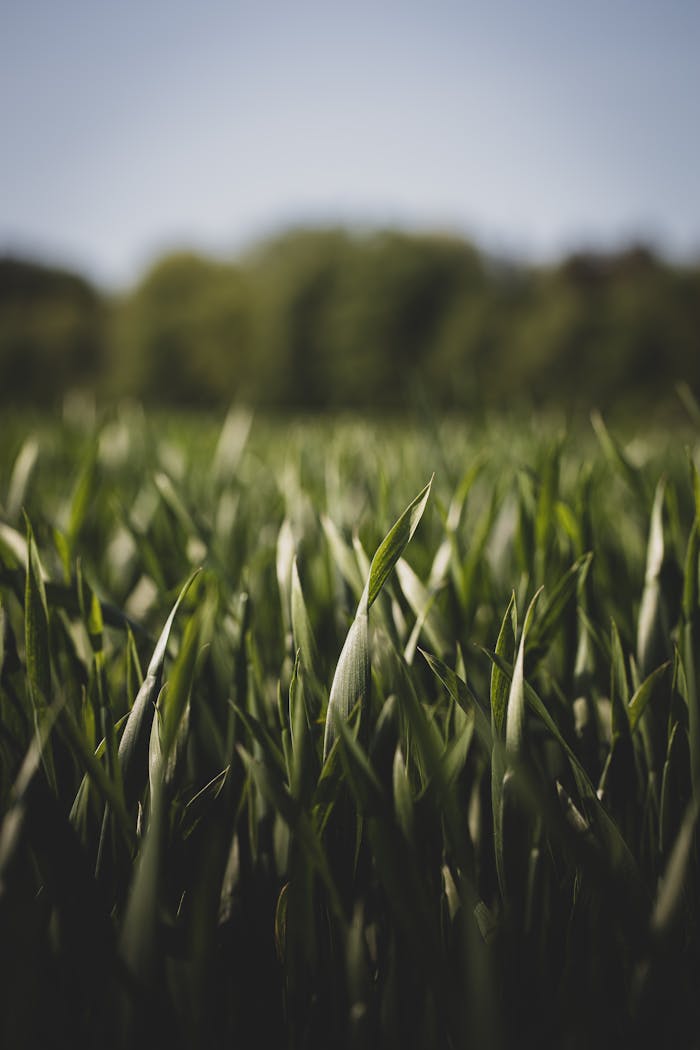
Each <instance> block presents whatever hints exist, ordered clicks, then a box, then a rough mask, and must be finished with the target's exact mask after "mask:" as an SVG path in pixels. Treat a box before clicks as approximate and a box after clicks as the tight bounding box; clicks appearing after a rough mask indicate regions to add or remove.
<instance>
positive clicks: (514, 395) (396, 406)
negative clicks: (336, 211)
mask: <svg viewBox="0 0 700 1050" xmlns="http://www.w3.org/2000/svg"><path fill="white" fill-rule="evenodd" d="M699 340H700V264H697V265H687V266H679V265H672V264H670V263H668V262H667V261H665V260H663V259H661V258H660V257H659V256H657V255H656V254H654V252H652V251H651V250H650V249H648V248H646V247H643V246H631V247H629V248H626V249H624V250H621V251H619V252H617V253H615V254H607V255H603V254H595V253H591V252H580V253H577V254H573V255H570V256H569V257H567V258H565V259H563V260H562V261H560V262H558V263H556V264H552V265H547V266H544V265H539V266H535V265H525V264H514V263H512V262H508V261H504V260H500V259H495V258H493V257H492V256H490V255H487V254H486V253H484V252H481V251H480V250H479V249H478V248H477V247H475V246H474V245H473V244H470V243H469V242H467V241H465V240H463V239H460V238H457V237H453V236H447V235H426V234H421V235H418V234H409V233H406V232H400V231H393V230H389V231H375V232H370V233H357V232H353V231H349V230H346V229H321V230H318V229H299V230H292V231H288V232H286V233H284V234H281V235H279V236H277V237H275V238H273V239H271V240H268V241H265V242H264V243H261V244H259V245H257V246H256V247H254V248H253V249H252V250H250V251H248V252H246V253H245V254H243V255H242V256H240V257H239V258H237V259H235V260H231V261H221V260H217V259H213V258H208V257H205V256H203V255H198V254H194V253H190V252H180V253H176V254H170V255H168V256H165V257H164V258H161V259H159V260H158V261H157V262H156V263H155V265H154V266H153V267H152V268H151V269H150V270H149V271H148V272H147V273H146V274H145V275H144V277H143V278H142V279H141V280H140V281H139V283H138V284H137V285H136V286H135V287H134V288H133V289H131V290H130V291H129V292H128V293H124V294H121V295H109V294H106V293H104V292H102V291H100V290H99V289H97V288H96V287H95V286H94V285H92V284H91V283H90V282H89V281H87V280H85V279H84V278H82V277H79V276H77V275H74V274H70V273H67V272H64V271H61V270H56V269H49V268H47V267H44V266H41V265H37V264H35V263H30V262H26V261H21V260H18V259H12V258H6V259H2V260H0V400H1V401H2V403H4V404H5V405H15V406H21V405H32V406H36V407H47V408H50V407H56V406H57V405H60V403H61V401H62V399H63V398H64V397H65V395H66V394H67V393H68V392H70V391H72V390H74V389H76V388H77V389H83V388H89V389H91V390H94V391H95V392H96V394H97V396H98V398H99V399H100V400H109V399H113V398H119V397H124V396H129V397H136V398H138V399H140V400H142V401H143V402H145V403H146V404H162V405H177V406H183V407H209V406H217V405H224V404H228V403H230V402H231V401H234V400H241V401H246V402H249V403H251V404H253V405H257V406H260V407H263V408H269V409H285V410H287V409H289V410H304V411H318V410H325V409H335V410H344V409H349V410H354V409H358V410H368V411H380V412H383V411H401V410H404V409H413V408H416V407H417V406H419V405H423V404H428V405H430V406H431V407H433V408H435V409H447V410H468V411H474V410H480V409H481V408H510V407H513V406H520V407H545V408H546V407H549V406H557V407H561V408H564V409H570V410H576V409H585V408H588V407H590V406H592V405H596V406H597V407H599V408H601V409H603V410H607V411H609V410H615V409H618V408H622V409H625V410H628V409H629V410H637V411H647V410H648V409H649V408H650V407H654V406H657V405H659V404H660V403H661V402H665V401H666V400H668V399H670V398H671V397H672V396H673V390H674V387H675V385H676V383H677V382H678V381H679V380H683V381H685V382H687V383H688V384H689V386H690V387H691V389H693V390H695V391H696V392H697V391H700V353H699V352H698V351H699V350H700V347H699V346H698V342H699Z"/></svg>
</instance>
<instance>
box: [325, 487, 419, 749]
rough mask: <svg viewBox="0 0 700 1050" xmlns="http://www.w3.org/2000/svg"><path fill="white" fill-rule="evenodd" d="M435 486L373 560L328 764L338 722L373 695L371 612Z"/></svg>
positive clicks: (347, 655)
mask: <svg viewBox="0 0 700 1050" xmlns="http://www.w3.org/2000/svg"><path fill="white" fill-rule="evenodd" d="M432 483H433V479H432V478H431V479H430V481H429V482H428V484H427V485H426V486H425V488H424V489H422V491H421V492H419V493H418V495H417V496H416V498H415V499H414V500H413V501H412V502H411V503H409V505H408V507H407V508H406V510H405V511H404V512H403V514H402V515H401V517H400V518H399V519H398V521H397V522H396V523H395V525H394V526H393V527H392V528H391V529H390V530H389V532H388V533H387V535H386V536H385V538H384V539H383V541H382V542H381V543H380V545H379V547H378V548H377V551H376V553H375V555H374V557H373V558H372V564H371V566H370V570H369V577H368V579H367V583H366V584H365V588H364V591H363V592H362V596H361V598H360V603H359V605H358V607H357V612H356V614H355V619H354V621H353V623H352V626H351V627H350V630H349V632H348V635H347V637H346V639H345V644H344V645H343V650H342V652H341V654H340V659H339V660H338V665H337V667H336V669H335V675H334V676H333V684H332V685H331V693H330V697H329V699H328V710H327V712H326V728H325V732H324V737H323V758H324V761H325V759H326V758H327V757H328V753H329V752H330V749H331V747H332V746H333V741H334V740H335V738H336V736H337V734H338V728H337V724H338V722H340V721H345V720H346V719H347V718H348V717H349V715H350V712H351V711H352V709H353V708H354V707H355V705H356V704H357V703H358V702H359V704H360V710H361V709H362V707H363V705H364V702H365V700H366V698H367V695H368V693H369V684H370V657H369V610H370V607H371V606H372V604H373V602H374V601H375V600H376V599H377V597H378V595H379V592H380V591H381V589H382V587H383V586H384V584H385V583H386V581H387V579H388V576H389V573H390V572H391V570H392V569H393V567H394V565H395V564H396V562H397V561H398V560H399V558H400V557H401V555H402V554H403V552H404V550H405V549H406V545H407V544H408V542H409V540H410V539H411V537H412V536H413V533H414V532H415V531H416V528H417V526H418V522H419V521H420V519H421V517H422V515H423V511H424V510H425V505H426V503H427V501H428V496H429V495H430V488H431V485H432ZM360 717H361V713H360Z"/></svg>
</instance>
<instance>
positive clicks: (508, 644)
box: [490, 592, 515, 740]
mask: <svg viewBox="0 0 700 1050" xmlns="http://www.w3.org/2000/svg"><path fill="white" fill-rule="evenodd" d="M514 608H515V592H513V594H511V596H510V601H509V602H508V608H507V609H506V611H505V614H504V616H503V620H502V621H501V629H500V631H499V632H498V638H497V640H496V652H497V653H498V655H499V656H502V657H504V659H506V660H512V659H513V656H514V653H515V633H514V631H513V616H512V614H513V610H514ZM509 689H510V680H509V679H508V678H507V677H506V675H504V674H503V672H502V671H501V670H500V669H499V668H498V667H497V665H496V664H492V666H491V689H490V700H491V726H492V729H493V735H494V737H495V738H496V739H497V740H502V739H503V738H504V736H505V723H506V711H507V710H508V692H509Z"/></svg>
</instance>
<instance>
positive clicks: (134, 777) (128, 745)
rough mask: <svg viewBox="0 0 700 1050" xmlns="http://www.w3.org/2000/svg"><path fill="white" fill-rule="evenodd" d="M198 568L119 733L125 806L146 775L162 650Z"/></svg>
mask: <svg viewBox="0 0 700 1050" xmlns="http://www.w3.org/2000/svg"><path fill="white" fill-rule="evenodd" d="M199 571H200V570H199V569H196V570H195V571H194V572H193V573H192V574H191V576H190V577H189V579H188V580H187V582H186V583H185V585H184V587H183V588H182V590H181V591H180V594H179V595H178V598H177V601H176V602H175V604H174V605H173V607H172V609H171V611H170V615H169V616H168V618H167V620H166V621H165V625H164V627H163V630H162V631H161V634H160V637H159V639H158V642H157V644H156V647H155V649H154V650H153V656H152V657H151V661H150V663H149V665H148V670H147V671H146V677H145V678H144V680H143V684H142V686H141V688H140V689H139V692H138V695H137V697H136V699H135V700H134V706H133V707H132V709H131V711H130V712H129V717H128V719H127V722H126V725H125V727H124V732H123V733H122V738H121V741H120V743H119V764H120V766H121V771H122V780H123V783H124V796H125V799H126V804H127V806H132V805H134V803H135V802H136V800H137V799H138V798H139V796H140V795H141V792H142V791H143V788H144V786H145V783H146V779H147V777H148V749H149V740H150V736H151V725H152V723H153V715H154V712H155V705H156V700H157V699H158V694H159V693H160V689H161V683H162V679H163V664H164V662H165V651H166V649H167V646H168V640H169V638H170V631H171V629H172V626H173V621H174V620H175V616H176V615H177V611H178V609H179V608H180V605H181V604H182V602H183V600H184V598H185V595H186V594H187V592H188V590H189V589H190V586H191V585H192V582H193V580H194V579H195V578H196V577H197V575H198V574H199Z"/></svg>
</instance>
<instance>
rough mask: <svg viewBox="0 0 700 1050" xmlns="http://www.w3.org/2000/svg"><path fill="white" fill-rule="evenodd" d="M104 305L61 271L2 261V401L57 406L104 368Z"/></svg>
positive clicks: (92, 290)
mask: <svg viewBox="0 0 700 1050" xmlns="http://www.w3.org/2000/svg"><path fill="white" fill-rule="evenodd" d="M104 322H105V310H104V304H103V301H102V299H101V297H100V295H99V293H98V292H97V291H96V289H95V288H93V287H92V286H91V285H90V284H89V283H88V282H87V281H84V280H83V279H82V278H80V277H76V276H75V275H73V274H70V273H67V272H66V271H63V270H58V269H51V268H49V267H46V266H39V265H37V264H35V263H30V262H26V261H23V260H19V259H12V258H3V259H0V401H2V403H4V404H9V403H12V404H15V405H30V404H31V405H36V406H40V407H45V408H48V407H56V406H57V405H59V404H60V403H61V400H62V398H63V396H64V395H65V394H66V393H67V392H68V391H69V390H71V389H72V388H75V387H85V386H91V385H93V384H94V383H95V382H96V381H97V380H98V379H99V377H100V375H101V374H102V371H103V369H104V365H105V360H104V345H105V338H104Z"/></svg>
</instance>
